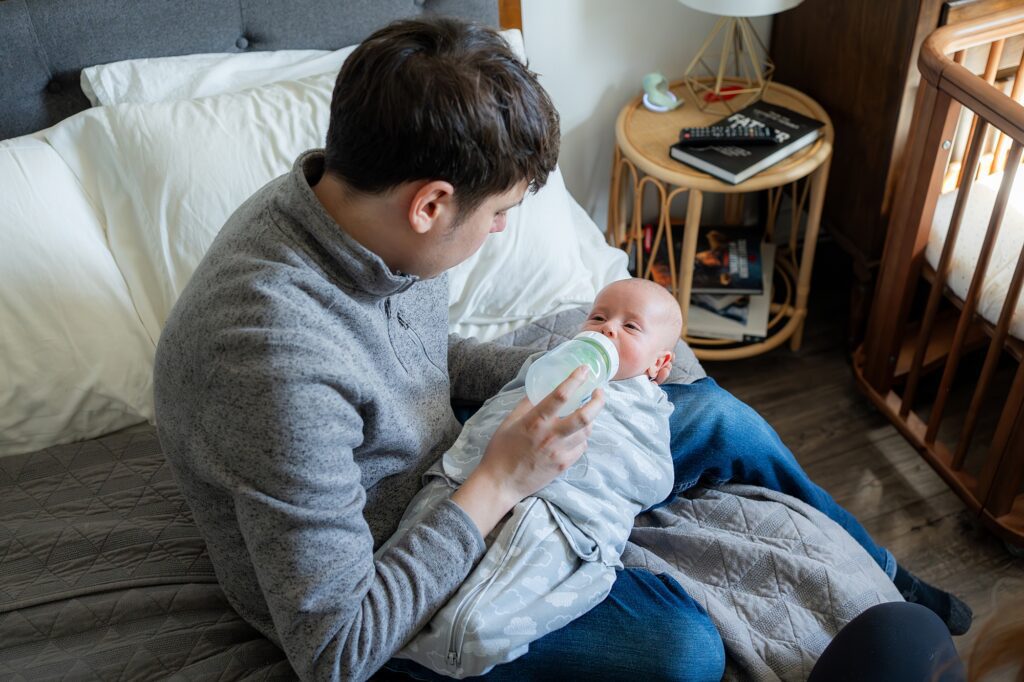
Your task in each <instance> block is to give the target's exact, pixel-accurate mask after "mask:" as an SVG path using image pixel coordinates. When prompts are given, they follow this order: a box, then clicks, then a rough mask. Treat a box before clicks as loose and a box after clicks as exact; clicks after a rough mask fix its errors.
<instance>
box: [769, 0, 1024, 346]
mask: <svg viewBox="0 0 1024 682" xmlns="http://www.w3.org/2000/svg"><path fill="white" fill-rule="evenodd" d="M1019 4H1020V0H947V1H943V0H886V1H885V2H879V1H878V0H842V1H841V2H837V1H836V0H804V2H803V3H802V4H801V5H799V6H798V7H796V8H794V9H792V10H789V11H787V12H783V13H781V14H778V15H776V16H775V17H773V23H772V32H771V46H770V48H769V52H770V55H771V58H772V60H773V61H774V62H775V68H776V70H775V76H774V78H775V80H777V81H778V82H780V83H786V84H787V85H792V86H794V87H796V88H797V89H799V90H801V91H802V92H806V93H807V94H808V95H810V96H811V97H813V98H814V99H815V100H817V101H818V102H819V103H821V105H822V106H823V107H824V108H825V110H826V111H827V112H828V113H829V115H830V116H831V117H832V122H833V124H834V126H835V133H836V146H835V150H834V154H833V164H832V178H831V180H830V181H829V187H828V193H827V195H826V197H825V212H824V216H823V218H822V222H823V226H824V227H825V228H826V230H827V231H828V232H829V233H830V234H831V235H832V236H833V238H834V239H835V240H836V241H837V242H838V243H839V245H840V246H842V247H843V249H844V250H845V251H846V252H847V253H849V254H850V256H851V258H852V261H853V272H854V275H855V280H856V285H855V286H854V288H853V291H852V292H851V319H850V333H851V338H850V342H851V345H852V344H853V343H855V342H856V341H857V340H859V338H860V336H861V335H862V330H863V328H864V322H865V319H866V313H867V307H868V304H869V303H870V301H871V297H872V292H873V288H874V281H875V278H876V276H877V270H878V266H879V263H880V261H881V257H882V246H883V244H884V243H885V233H886V228H887V225H888V223H889V216H890V213H891V211H892V205H893V199H894V192H895V188H896V182H897V180H898V179H899V177H900V174H901V173H902V172H904V169H905V167H906V152H907V140H908V135H909V132H910V129H911V127H912V124H913V121H912V116H913V108H914V101H915V96H916V93H917V88H918V83H919V81H920V74H919V73H918V71H917V68H916V67H915V65H916V63H917V56H918V52H919V50H920V47H921V43H922V42H923V41H924V38H925V36H927V35H928V34H929V33H931V32H932V31H933V30H934V29H935V28H936V27H938V26H942V25H945V24H955V23H959V22H962V21H966V20H969V19H971V18H974V17H976V16H979V15H984V14H990V13H992V12H996V11H999V10H1002V9H1005V8H1007V7H1011V6H1015V5H1019ZM1013 47H1014V46H1013V45H1008V46H1007V49H1006V50H1005V51H1004V54H1003V57H1002V61H1003V63H1004V64H1005V65H1007V66H1010V65H1015V64H1016V61H1015V60H1014V54H1013V53H1016V57H1017V58H1019V56H1020V52H1019V47H1017V49H1016V50H1015V49H1013Z"/></svg>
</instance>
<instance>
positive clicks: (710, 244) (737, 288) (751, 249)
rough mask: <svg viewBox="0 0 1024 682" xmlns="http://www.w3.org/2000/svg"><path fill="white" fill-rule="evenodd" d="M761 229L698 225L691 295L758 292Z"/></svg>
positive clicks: (760, 287)
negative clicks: (704, 226) (699, 227)
mask: <svg viewBox="0 0 1024 682" xmlns="http://www.w3.org/2000/svg"><path fill="white" fill-rule="evenodd" d="M761 234H762V232H761V230H760V229H759V228H743V227H730V228H714V227H710V228H703V227H702V228H701V229H700V232H699V233H698V235H697V252H696V254H695V256H694V263H693V287H692V288H691V290H690V291H691V292H692V293H694V294H760V293H761V292H762V291H764V285H763V282H762V278H761Z"/></svg>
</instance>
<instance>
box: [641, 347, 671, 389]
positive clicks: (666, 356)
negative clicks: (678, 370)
mask: <svg viewBox="0 0 1024 682" xmlns="http://www.w3.org/2000/svg"><path fill="white" fill-rule="evenodd" d="M674 359H675V353H673V352H672V351H665V352H664V353H661V354H660V355H658V357H657V358H656V359H655V360H654V364H653V365H651V366H650V367H649V368H648V369H647V376H648V377H649V378H650V379H651V381H654V382H656V383H659V384H663V383H665V381H666V380H667V379H668V375H669V374H670V373H671V372H672V361H673V360H674Z"/></svg>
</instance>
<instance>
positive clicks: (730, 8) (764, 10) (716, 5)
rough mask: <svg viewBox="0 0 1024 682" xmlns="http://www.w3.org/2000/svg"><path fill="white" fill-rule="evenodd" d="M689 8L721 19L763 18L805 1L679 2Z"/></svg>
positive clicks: (734, 0)
mask: <svg viewBox="0 0 1024 682" xmlns="http://www.w3.org/2000/svg"><path fill="white" fill-rule="evenodd" d="M679 2H681V3H683V4H684V5H686V6H687V7H692V8H693V9H696V10H700V11H701V12H707V13H708V14H717V15H718V16H721V17H763V16H765V15H766V14H778V13H779V12H785V11H786V10H787V9H793V8H794V7H796V6H797V5H799V4H800V3H801V2H803V0H679Z"/></svg>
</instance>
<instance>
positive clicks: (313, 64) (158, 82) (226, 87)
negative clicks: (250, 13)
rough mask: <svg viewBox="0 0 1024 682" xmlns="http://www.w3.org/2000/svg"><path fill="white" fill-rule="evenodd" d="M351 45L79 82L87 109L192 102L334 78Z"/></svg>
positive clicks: (518, 39) (175, 63) (87, 73)
mask: <svg viewBox="0 0 1024 682" xmlns="http://www.w3.org/2000/svg"><path fill="white" fill-rule="evenodd" d="M501 35H502V37H504V38H505V40H506V41H507V42H508V44H509V46H510V47H511V48H512V51H513V52H514V53H515V54H516V56H518V57H519V58H520V59H522V60H523V61H526V47H525V45H524V44H523V34H522V33H520V32H519V30H518V29H509V30H507V31H502V32H501ZM356 47H358V46H357V45H351V46H349V47H344V48H342V49H340V50H335V51H334V52H327V51H325V50H273V51H266V52H245V53H241V54H234V53H222V54H193V55H184V56H180V57H157V58H152V59H127V60H125V61H120V62H113V63H111V64H100V65H97V66H90V67H88V68H86V69H83V70H82V77H81V84H82V90H83V91H84V92H85V94H86V96H87V97H88V98H89V101H90V102H92V105H93V106H100V105H105V106H109V105H113V104H129V103H134V104H143V103H146V102H165V101H168V100H176V99H195V98H196V97H208V96H212V95H220V94H223V93H225V92H238V91H240V90H247V89H249V88H255V87H259V86H261V85H267V84H268V83H276V82H278V81H285V80H299V79H302V78H307V77H309V76H317V75H320V74H323V73H333V74H337V73H338V71H340V70H341V65H342V64H344V63H345V60H346V59H347V58H348V56H349V55H350V54H352V51H353V50H355V49H356Z"/></svg>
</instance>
